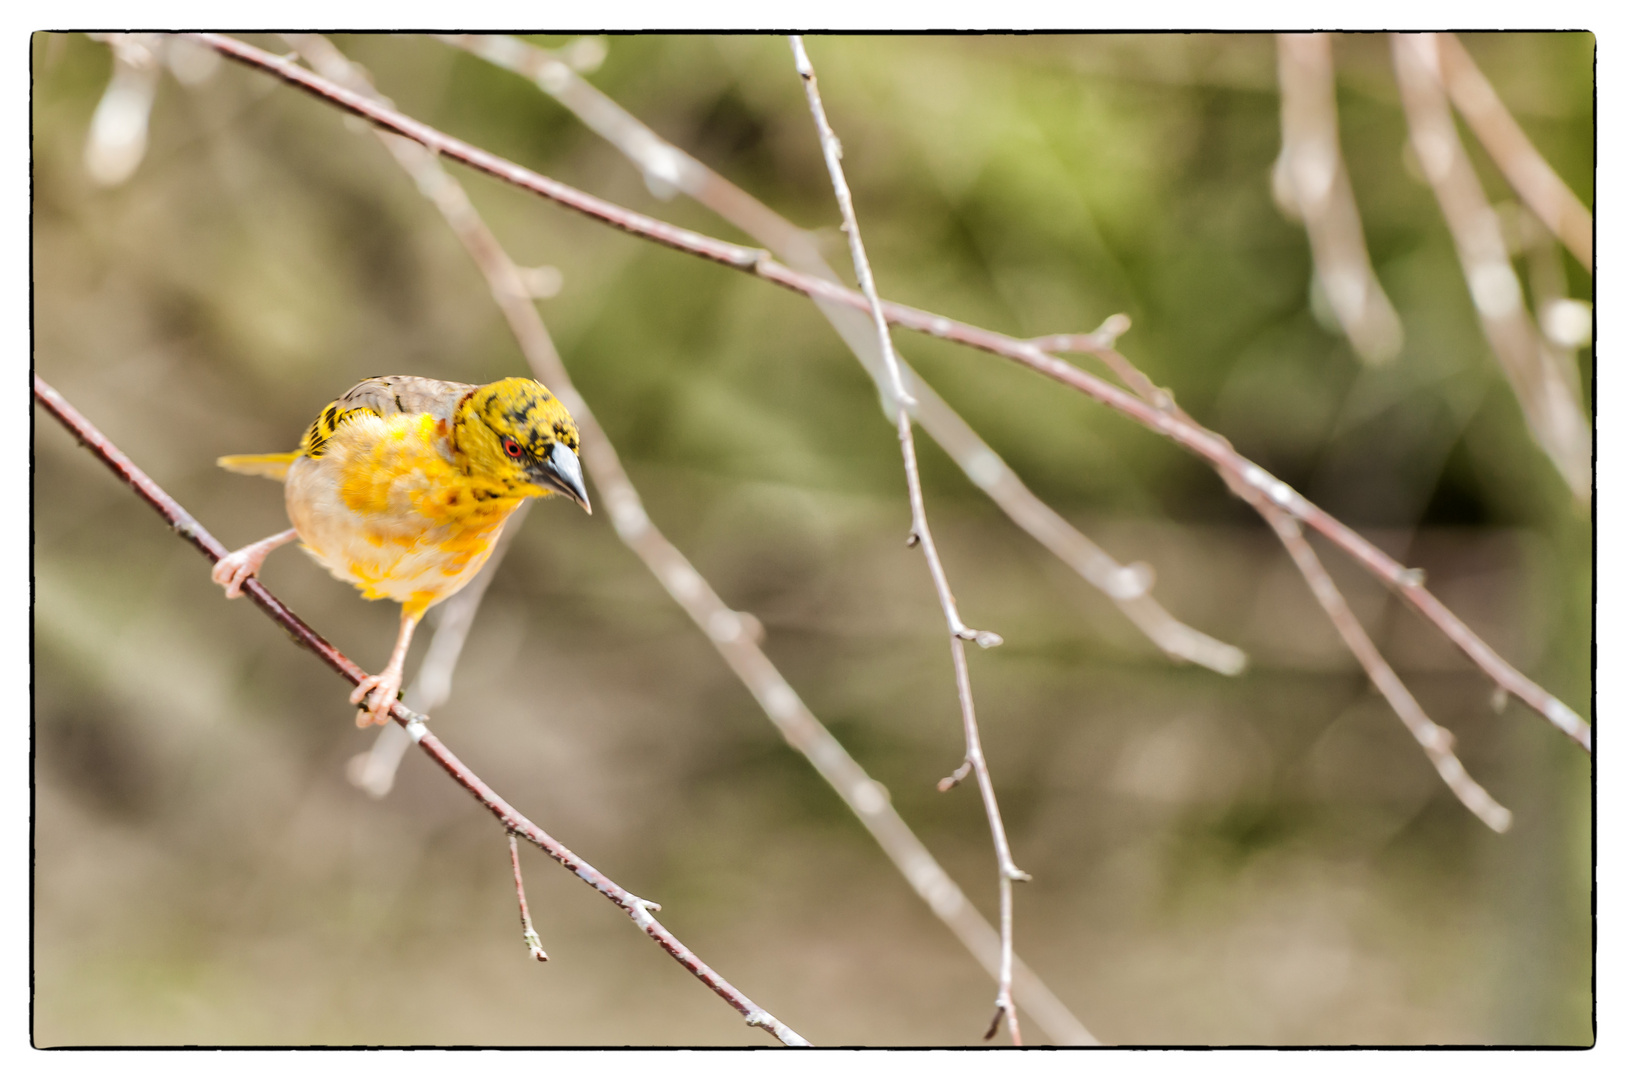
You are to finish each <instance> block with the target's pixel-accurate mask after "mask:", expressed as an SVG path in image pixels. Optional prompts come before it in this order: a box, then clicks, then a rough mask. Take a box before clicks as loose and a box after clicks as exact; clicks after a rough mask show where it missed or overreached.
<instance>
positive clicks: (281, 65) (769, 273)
mask: <svg viewBox="0 0 1626 1080" xmlns="http://www.w3.org/2000/svg"><path fill="white" fill-rule="evenodd" d="M188 36H190V37H192V38H193V39H195V40H197V41H198V42H200V43H202V44H205V45H208V46H209V47H211V48H213V49H216V50H217V51H219V52H221V53H222V54H223V55H225V56H227V57H230V58H231V59H233V60H236V61H238V62H239V63H242V64H245V65H247V66H250V67H254V68H258V69H260V70H262V71H266V72H269V73H270V74H273V75H275V76H276V77H278V78H280V79H282V80H284V81H285V82H287V83H289V84H291V85H293V86H297V87H299V88H300V89H302V90H305V91H306V92H307V93H311V94H314V95H316V96H317V97H320V98H322V99H324V100H326V101H328V102H330V103H331V104H333V105H335V106H337V107H339V108H342V109H344V110H346V111H348V112H352V113H354V114H356V115H358V116H361V117H363V118H365V119H367V120H369V121H371V122H372V123H375V124H377V125H379V126H380V127H382V128H385V129H387V130H389V131H393V132H395V133H397V134H400V135H405V136H406V137H408V138H410V139H412V140H413V141H415V142H418V143H421V144H423V145H424V146H426V147H428V148H429V149H431V150H433V151H435V152H436V153H438V154H440V155H442V156H443V157H446V158H450V159H453V160H457V161H460V162H462V163H463V164H465V165H468V166H469V167H471V168H474V169H478V170H479V171H481V172H485V173H487V174H489V175H491V176H495V177H497V178H498V179H500V180H503V181H505V182H507V183H511V184H513V185H515V186H516V187H520V188H523V189H524V190H526V191H530V192H532V193H534V194H537V195H541V196H542V197H543V198H546V199H550V200H552V201H554V202H556V203H558V204H559V205H561V206H564V207H567V208H569V209H571V210H575V211H576V212H578V213H581V214H583V215H585V216H587V217H590V218H592V219H594V220H596V221H600V222H603V223H605V224H609V225H613V226H615V227H616V228H618V229H622V230H624V231H626V232H628V233H631V234H634V235H636V236H640V237H642V238H644V239H646V240H651V241H653V242H655V243H658V244H661V245H663V246H666V247H670V248H673V249H675V250H678V251H683V252H686V253H688V254H690V255H695V256H698V257H700V258H703V259H707V260H710V261H712V262H716V263H718V264H720V265H723V266H728V267H731V268H733V269H735V270H742V271H744V272H746V273H750V274H754V275H756V276H757V277H760V278H762V279H763V280H764V281H769V282H772V283H773V284H775V285H778V286H780V287H781V288H785V289H790V290H791V291H793V292H799V293H801V294H803V295H805V296H808V297H810V298H812V299H814V300H824V301H829V302H831V303H835V304H841V305H844V306H847V307H850V308H853V309H856V310H859V311H864V312H868V311H870V310H871V309H870V303H869V301H868V300H867V299H865V297H864V296H863V294H862V293H859V292H856V291H854V290H852V289H847V288H844V287H843V286H841V285H838V284H836V283H834V282H830V281H826V280H824V279H821V278H818V277H816V276H813V275H809V274H804V273H800V272H798V271H795V270H792V269H790V268H789V267H787V266H784V265H783V264H781V263H778V262H776V261H774V259H773V258H772V257H771V256H770V255H769V254H768V253H767V252H765V251H763V250H761V249H760V248H748V247H742V246H740V245H738V244H730V243H728V242H726V241H723V240H717V239H715V238H712V237H708V236H703V235H701V234H699V233H695V232H693V231H691V230H688V229H682V228H679V227H677V226H674V225H670V224H668V223H666V222H663V221H658V220H657V219H655V218H652V217H649V216H648V215H646V214H640V213H637V212H635V211H632V210H628V209H626V208H625V207H620V206H617V205H615V204H614V203H610V202H607V201H606V200H603V199H599V198H597V197H595V196H592V195H588V194H586V193H585V192H582V191H578V190H577V189H575V188H573V187H570V186H569V185H568V184H563V183H560V182H559V181H557V180H553V179H550V178H548V177H545V176H542V175H541V174H539V173H536V172H533V171H532V170H530V169H526V168H524V167H522V166H520V165H516V164H514V163H513V162H510V161H506V160H504V159H503V158H501V157H498V156H497V155H495V154H492V153H489V152H487V151H484V150H480V149H477V148H476V147H473V146H470V145H469V144H468V143H466V142H463V141H462V140H460V139H455V138H453V137H451V136H449V135H446V134H444V133H443V132H440V131H437V130H436V129H434V128H432V127H430V126H429V125H427V124H424V123H421V122H420V121H417V120H413V119H411V118H410V117H407V116H404V115H402V114H401V113H399V112H397V111H396V110H394V109H389V108H386V107H384V106H381V105H378V104H377V103H375V102H372V101H369V100H367V99H366V98H365V97H364V96H362V95H359V94H356V93H353V92H351V91H348V90H346V89H344V88H343V87H340V86H338V85H336V84H334V83H332V82H331V81H329V80H326V79H323V78H321V77H320V76H318V75H315V74H313V73H311V72H309V71H306V70H305V69H303V68H301V67H299V66H298V65H297V64H294V63H292V62H290V61H288V60H285V59H283V58H281V57H277V56H273V55H271V54H270V53H267V52H265V51H264V50H263V49H257V48H255V47H254V46H252V45H248V44H245V43H244V42H241V41H237V40H235V39H233V38H230V37H225V36H223V35H220V34H192V35H188ZM881 310H882V312H883V314H884V315H885V316H886V320H887V322H888V323H890V324H891V325H893V326H902V327H906V328H907V329H910V330H915V331H917V332H919V333H923V334H928V335H930V336H932V337H937V338H941V339H943V340H945V341H953V342H956V343H958V344H961V345H966V346H969V347H971V348H973V349H979V350H981V351H983V352H987V353H992V354H994V355H996V356H1000V357H1004V358H1005V359H1007V360H1011V361H1013V362H1015V363H1017V364H1020V365H1022V366H1023V367H1026V368H1028V369H1030V370H1032V371H1036V372H1038V373H1039V374H1041V375H1043V376H1045V377H1046V378H1050V379H1054V380H1055V381H1057V382H1060V383H1062V384H1064V385H1066V386H1069V387H1072V388H1073V389H1075V390H1077V391H1079V392H1081V393H1083V394H1085V395H1086V396H1088V397H1090V398H1092V399H1094V400H1095V401H1098V402H1100V403H1101V404H1103V405H1106V406H1107V407H1108V408H1111V409H1113V410H1114V411H1116V412H1118V413H1121V414H1122V415H1124V416H1127V417H1129V418H1130V419H1132V420H1134V421H1135V422H1137V423H1139V424H1141V425H1143V426H1144V427H1147V428H1150V429H1151V430H1152V431H1155V432H1157V433H1159V434H1161V435H1163V436H1165V437H1167V438H1169V439H1171V440H1173V441H1174V442H1176V443H1178V444H1179V445H1181V446H1183V447H1185V448H1186V449H1187V450H1190V451H1191V452H1192V453H1195V454H1197V455H1198V456H1199V457H1202V458H1204V459H1205V460H1207V461H1208V462H1209V463H1210V464H1211V465H1213V466H1214V467H1216V468H1219V469H1228V470H1230V471H1232V472H1234V473H1235V475H1236V476H1237V478H1238V479H1239V480H1240V482H1241V483H1243V484H1245V485H1247V486H1248V487H1251V488H1253V489H1254V490H1256V491H1258V492H1259V493H1260V494H1262V495H1263V496H1264V497H1266V498H1268V499H1269V500H1270V501H1271V502H1272V503H1274V504H1275V505H1276V506H1278V507H1280V508H1281V509H1283V510H1285V511H1287V512H1288V513H1289V514H1291V515H1292V516H1293V517H1296V518H1297V519H1298V520H1299V521H1301V522H1302V523H1304V524H1305V525H1308V526H1310V528H1312V529H1314V530H1315V531H1317V532H1319V533H1321V534H1322V535H1323V536H1325V537H1326V538H1327V539H1329V540H1331V541H1332V542H1333V543H1334V544H1336V545H1337V546H1338V547H1340V548H1342V549H1343V550H1344V551H1345V552H1346V553H1347V554H1348V555H1349V556H1350V557H1351V558H1353V559H1354V560H1355V561H1356V562H1357V563H1358V564H1359V565H1360V566H1361V567H1362V568H1364V569H1365V570H1366V571H1367V572H1368V573H1371V574H1372V575H1373V576H1375V577H1377V578H1378V579H1379V580H1380V581H1382V582H1384V583H1385V584H1386V585H1388V586H1389V587H1390V588H1391V589H1393V590H1394V591H1395V592H1397V593H1399V594H1400V595H1401V596H1402V597H1404V598H1405V599H1406V601H1407V602H1408V603H1410V604H1411V605H1412V607H1413V608H1415V609H1416V610H1417V611H1418V612H1419V613H1420V614H1421V615H1422V616H1423V617H1424V618H1425V619H1427V620H1428V621H1430V622H1432V623H1433V624H1434V625H1435V626H1436V627H1438V628H1439V630H1440V631H1441V632H1442V633H1443V634H1445V636H1446V637H1447V638H1449V639H1450V640H1451V642H1452V643H1453V644H1455V645H1456V646H1457V647H1458V648H1459V649H1461V650H1462V651H1463V653H1464V654H1465V655H1467V657H1468V658H1469V659H1470V660H1471V661H1473V662H1474V663H1475V664H1477V665H1478V666H1479V667H1480V668H1481V669H1482V670H1483V671H1484V672H1485V674H1486V675H1488V676H1489V677H1490V678H1491V680H1492V681H1493V682H1495V683H1496V685H1497V686H1498V687H1500V688H1501V689H1503V690H1505V691H1507V692H1508V693H1510V694H1512V695H1513V696H1515V697H1517V698H1519V699H1520V700H1521V701H1523V702H1525V703H1526V704H1527V705H1529V706H1530V707H1531V708H1532V709H1534V710H1535V711H1536V712H1537V713H1538V714H1540V715H1541V716H1543V717H1545V718H1546V719H1547V720H1548V722H1550V723H1551V724H1552V725H1553V726H1554V727H1556V728H1558V729H1559V730H1560V731H1562V732H1564V734H1566V735H1568V736H1569V737H1570V738H1572V739H1574V740H1575V741H1576V742H1578V743H1580V744H1581V745H1582V746H1583V747H1585V748H1586V749H1587V750H1589V751H1590V750H1591V748H1592V728H1591V725H1589V724H1588V723H1587V722H1586V721H1585V720H1583V719H1581V717H1580V716H1579V715H1578V714H1577V713H1576V712H1575V710H1574V709H1571V708H1570V707H1569V706H1568V705H1565V704H1564V703H1563V702H1562V701H1560V700H1558V699H1557V698H1556V697H1554V696H1553V695H1552V694H1550V693H1548V692H1547V691H1546V690H1544V689H1542V688H1541V687H1540V686H1538V685H1537V684H1536V683H1535V682H1533V681H1531V680H1530V679H1529V678H1528V677H1526V676H1525V675H1523V674H1522V673H1521V672H1519V671H1518V670H1517V669H1516V668H1514V667H1513V666H1512V665H1511V664H1509V663H1508V662H1507V661H1506V660H1504V659H1502V657H1501V656H1499V655H1498V654H1497V653H1496V651H1495V650H1493V649H1492V648H1491V647H1490V646H1489V645H1487V644H1486V643H1485V642H1484V640H1483V639H1481V638H1480V637H1479V635H1477V634H1475V633H1474V632H1473V631H1472V630H1470V629H1469V628H1468V627H1467V625H1466V624H1464V623H1463V622H1462V620H1460V619H1458V618H1457V617H1456V616H1455V615H1454V614H1452V613H1451V611H1450V610H1449V609H1448V608H1446V606H1445V605H1444V604H1442V603H1440V601H1439V600H1438V599H1437V598H1436V597H1435V596H1434V595H1433V594H1431V593H1430V592H1429V591H1428V590H1427V589H1426V588H1424V587H1423V584H1422V580H1421V575H1420V574H1419V573H1418V572H1417V571H1414V570H1410V569H1408V568H1407V567H1404V566H1402V565H1401V564H1400V563H1398V562H1396V561H1395V560H1394V559H1392V558H1390V557H1389V556H1388V555H1386V554H1384V553H1383V552H1382V551H1381V550H1379V549H1378V548H1377V547H1376V546H1375V545H1373V544H1372V543H1371V542H1370V541H1368V540H1366V539H1365V538H1363V537H1362V536H1360V535H1359V534H1358V533H1356V532H1355V531H1354V530H1353V529H1351V528H1349V527H1348V526H1347V525H1344V524H1343V523H1342V522H1340V521H1338V520H1337V519H1336V518H1334V517H1333V516H1332V515H1330V514H1328V513H1327V512H1326V511H1324V510H1322V509H1320V508H1319V507H1317V506H1315V505H1314V504H1313V503H1311V502H1309V500H1307V499H1305V498H1304V497H1303V496H1302V495H1300V494H1299V493H1298V492H1296V491H1294V490H1293V489H1292V488H1291V487H1289V486H1288V485H1287V484H1285V483H1283V482H1282V481H1281V480H1278V479H1277V478H1276V477H1274V476H1272V475H1270V473H1268V472H1266V471H1265V470H1264V469H1262V468H1260V467H1259V466H1258V465H1256V464H1254V463H1253V462H1251V461H1249V460H1248V459H1247V458H1244V457H1243V456H1242V455H1240V454H1238V453H1237V452H1236V451H1235V450H1234V449H1232V448H1231V446H1230V444H1229V443H1227V442H1226V441H1225V440H1223V439H1220V438H1219V437H1218V436H1216V435H1214V434H1213V433H1212V432H1208V431H1205V430H1203V429H1200V428H1197V427H1195V426H1193V425H1191V424H1188V423H1185V422H1183V421H1181V420H1179V419H1177V418H1175V417H1173V416H1171V415H1169V414H1168V413H1167V412H1165V411H1163V410H1161V409H1159V408H1157V407H1156V406H1153V405H1148V404H1147V403H1146V402H1143V401H1141V400H1140V399H1139V398H1137V397H1135V396H1134V395H1132V394H1129V393H1127V392H1125V391H1123V390H1120V389H1119V388H1117V387H1115V386H1112V385H1111V384H1110V383H1107V382H1105V381H1104V380H1102V379H1099V378H1097V377H1096V376H1094V375H1091V374H1089V373H1088V372H1085V371H1081V370H1079V369H1078V368H1076V367H1074V366H1073V365H1072V364H1068V363H1065V362H1063V361H1061V360H1058V359H1057V358H1056V357H1054V356H1052V355H1050V354H1049V353H1047V352H1045V351H1044V350H1043V349H1042V348H1040V347H1039V346H1037V345H1035V344H1034V343H1033V342H1030V341H1023V340H1021V339H1018V338H1013V337H1011V336H1009V335H1007V334H1000V333H996V332H995V331H992V330H985V329H983V328H981V327H978V326H972V325H970V324H969V323H964V322H960V321H958V320H955V319H950V318H948V317H946V316H943V315H935V314H932V313H931V312H926V311H921V310H920V309H918V308H912V307H909V306H907V305H904V304H895V303H889V302H885V301H883V302H882V304H881Z"/></svg>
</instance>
